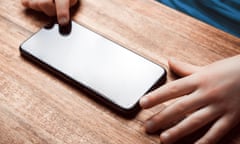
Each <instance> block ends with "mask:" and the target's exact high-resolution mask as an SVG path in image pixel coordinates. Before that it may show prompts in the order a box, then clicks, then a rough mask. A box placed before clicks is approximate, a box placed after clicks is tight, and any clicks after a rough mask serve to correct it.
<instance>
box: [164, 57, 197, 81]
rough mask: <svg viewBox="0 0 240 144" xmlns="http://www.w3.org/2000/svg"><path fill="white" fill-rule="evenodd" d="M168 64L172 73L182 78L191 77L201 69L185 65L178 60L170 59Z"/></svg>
mask: <svg viewBox="0 0 240 144" xmlns="http://www.w3.org/2000/svg"><path fill="white" fill-rule="evenodd" d="M168 64H169V68H170V70H171V71H173V72H174V73H175V74H177V75H179V76H182V77H184V76H188V75H191V74H193V73H195V72H197V71H199V70H200V69H201V67H199V66H195V65H191V64H188V63H184V62H181V61H178V60H176V59H170V60H169V61H168Z"/></svg>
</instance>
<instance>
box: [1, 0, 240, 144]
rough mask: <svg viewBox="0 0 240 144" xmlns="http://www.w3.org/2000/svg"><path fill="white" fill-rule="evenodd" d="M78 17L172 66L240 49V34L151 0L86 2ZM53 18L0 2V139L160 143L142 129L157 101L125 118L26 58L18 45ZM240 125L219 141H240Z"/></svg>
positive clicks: (13, 0) (10, 0) (16, 0)
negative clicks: (169, 61)
mask: <svg viewBox="0 0 240 144" xmlns="http://www.w3.org/2000/svg"><path fill="white" fill-rule="evenodd" d="M73 19H74V20H76V21H77V22H79V23H80V24H83V25H86V26H88V27H90V28H91V29H93V30H95V31H96V32H99V33H101V34H103V35H104V36H106V37H108V38H110V39H112V40H114V41H116V42H118V43H120V44H122V45H124V46H125V47H127V48H129V49H131V50H133V51H135V52H137V53H138V54H140V55H142V56H144V57H146V58H148V59H150V60H152V61H154V62H156V63H158V64H161V65H163V66H164V67H165V68H166V69H167V59H168V58H170V57H175V58H177V59H180V60H182V61H186V62H190V63H192V64H197V65H205V64H209V63H211V62H213V61H216V60H219V59H223V58H225V57H229V56H233V55H236V54H240V39H239V38H236V37H233V36H231V35H229V34H226V33H224V32H222V31H220V30H217V29H215V28H213V27H211V26H209V25H206V24H204V23H202V22H199V21H197V20H195V19H193V18H191V17H188V16H186V15H184V14H181V13H179V12H177V11H174V10H172V9H170V8H168V7H166V6H163V5H161V4H159V3H157V2H155V1H152V0H124V1H123V0H100V1H98V0H81V6H80V7H79V9H78V10H77V12H76V13H75V15H74V16H73ZM48 21H49V18H47V17H45V16H44V15H42V14H39V13H35V12H33V11H25V9H24V8H23V7H22V6H21V4H20V0H1V1H0V143H1V144H12V143H14V144H21V143H26V144H29V143H44V144H45V143H51V144H55V143H59V144H60V143H69V144H79V143H87V144H91V143H93V144H96V143H97V144H108V143H109V144H110V143H111V144H130V143H133V144H153V143H159V136H158V134H153V135H149V134H146V133H145V131H144V128H143V123H144V121H145V120H146V119H147V118H148V117H149V116H151V115H152V114H153V113H155V112H157V111H158V108H159V107H158V108H154V109H151V110H145V111H140V112H139V114H138V115H137V116H136V117H134V118H132V119H126V118H123V117H121V116H119V115H118V114H117V113H114V112H112V111H111V110H110V109H109V108H107V107H105V106H103V105H102V104H100V103H97V102H96V101H94V100H93V99H92V98H90V97H89V96H88V95H86V94H84V93H82V92H81V91H80V90H78V89H76V88H74V87H72V86H71V85H69V84H67V83H65V82H64V81H62V80H59V79H58V78H57V77H55V76H54V75H51V74H50V73H48V72H46V71H45V70H43V69H41V68H39V67H36V65H34V64H32V63H30V62H28V61H26V60H25V59H23V58H22V57H21V56H20V53H19V49H18V47H19V45H20V44H21V43H22V42H23V41H24V40H26V39H27V38H28V37H29V36H30V35H31V34H33V33H34V32H36V31H37V30H38V29H40V27H42V26H43V25H44V24H46V23H47V22H48ZM172 79H174V76H173V75H172V74H171V73H170V72H168V81H171V80H172ZM239 129H240V128H239V126H238V127H236V128H235V129H233V130H232V131H231V132H230V133H229V135H227V136H226V137H225V138H223V140H222V142H221V143H232V144H237V143H240V134H239V133H240V130H239ZM199 133H200V132H199ZM199 133H198V132H197V133H195V134H193V135H192V136H189V137H187V138H184V139H182V140H181V142H179V143H192V139H193V137H197V136H198V135H200V134H199Z"/></svg>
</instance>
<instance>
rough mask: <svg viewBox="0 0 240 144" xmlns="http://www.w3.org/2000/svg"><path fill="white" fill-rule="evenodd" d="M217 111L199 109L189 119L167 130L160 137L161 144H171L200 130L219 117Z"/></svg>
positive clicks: (209, 108) (210, 108)
mask: <svg viewBox="0 0 240 144" xmlns="http://www.w3.org/2000/svg"><path fill="white" fill-rule="evenodd" d="M219 115H220V114H219V112H218V110H216V109H214V108H212V107H205V108H203V109H200V110H198V111H196V112H194V113H193V114H191V115H190V116H189V117H187V118H186V119H184V120H183V121H181V122H180V123H179V124H177V125H176V126H174V127H172V128H170V129H168V130H167V131H165V132H163V133H162V134H161V135H160V139H161V141H162V142H163V143H173V142H175V141H177V140H179V139H180V138H182V137H184V136H186V135H188V134H190V133H192V132H194V131H196V130H198V129H200V128H202V127H203V126H205V125H206V124H208V123H210V122H212V121H214V120H216V119H217V118H218V117H219Z"/></svg>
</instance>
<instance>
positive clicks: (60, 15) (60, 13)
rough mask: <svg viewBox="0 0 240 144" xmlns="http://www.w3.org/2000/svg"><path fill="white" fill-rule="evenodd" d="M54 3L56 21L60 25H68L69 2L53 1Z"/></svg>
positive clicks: (67, 0)
mask: <svg viewBox="0 0 240 144" xmlns="http://www.w3.org/2000/svg"><path fill="white" fill-rule="evenodd" d="M55 3H56V11H57V19H58V23H59V24H60V25H66V24H68V22H69V20H70V16H69V15H70V14H69V8H70V3H69V0H55Z"/></svg>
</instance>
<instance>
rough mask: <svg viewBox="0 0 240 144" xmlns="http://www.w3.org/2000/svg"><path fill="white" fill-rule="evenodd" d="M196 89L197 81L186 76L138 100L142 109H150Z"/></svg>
mask: <svg viewBox="0 0 240 144" xmlns="http://www.w3.org/2000/svg"><path fill="white" fill-rule="evenodd" d="M196 88H197V80H196V79H195V77H192V76H188V77H185V78H182V79H179V80H176V81H173V82H170V83H167V84H166V85H163V86H162V87H160V88H158V89H156V90H154V91H153V92H151V93H149V94H147V95H146V96H144V97H142V98H141V99H140V102H139V103H140V105H141V107H142V108H145V109H146V108H150V107H152V106H154V105H156V104H160V103H162V102H165V101H167V100H170V99H173V98H177V97H180V96H183V95H187V94H189V93H191V92H193V91H194V90H195V89H196Z"/></svg>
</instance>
